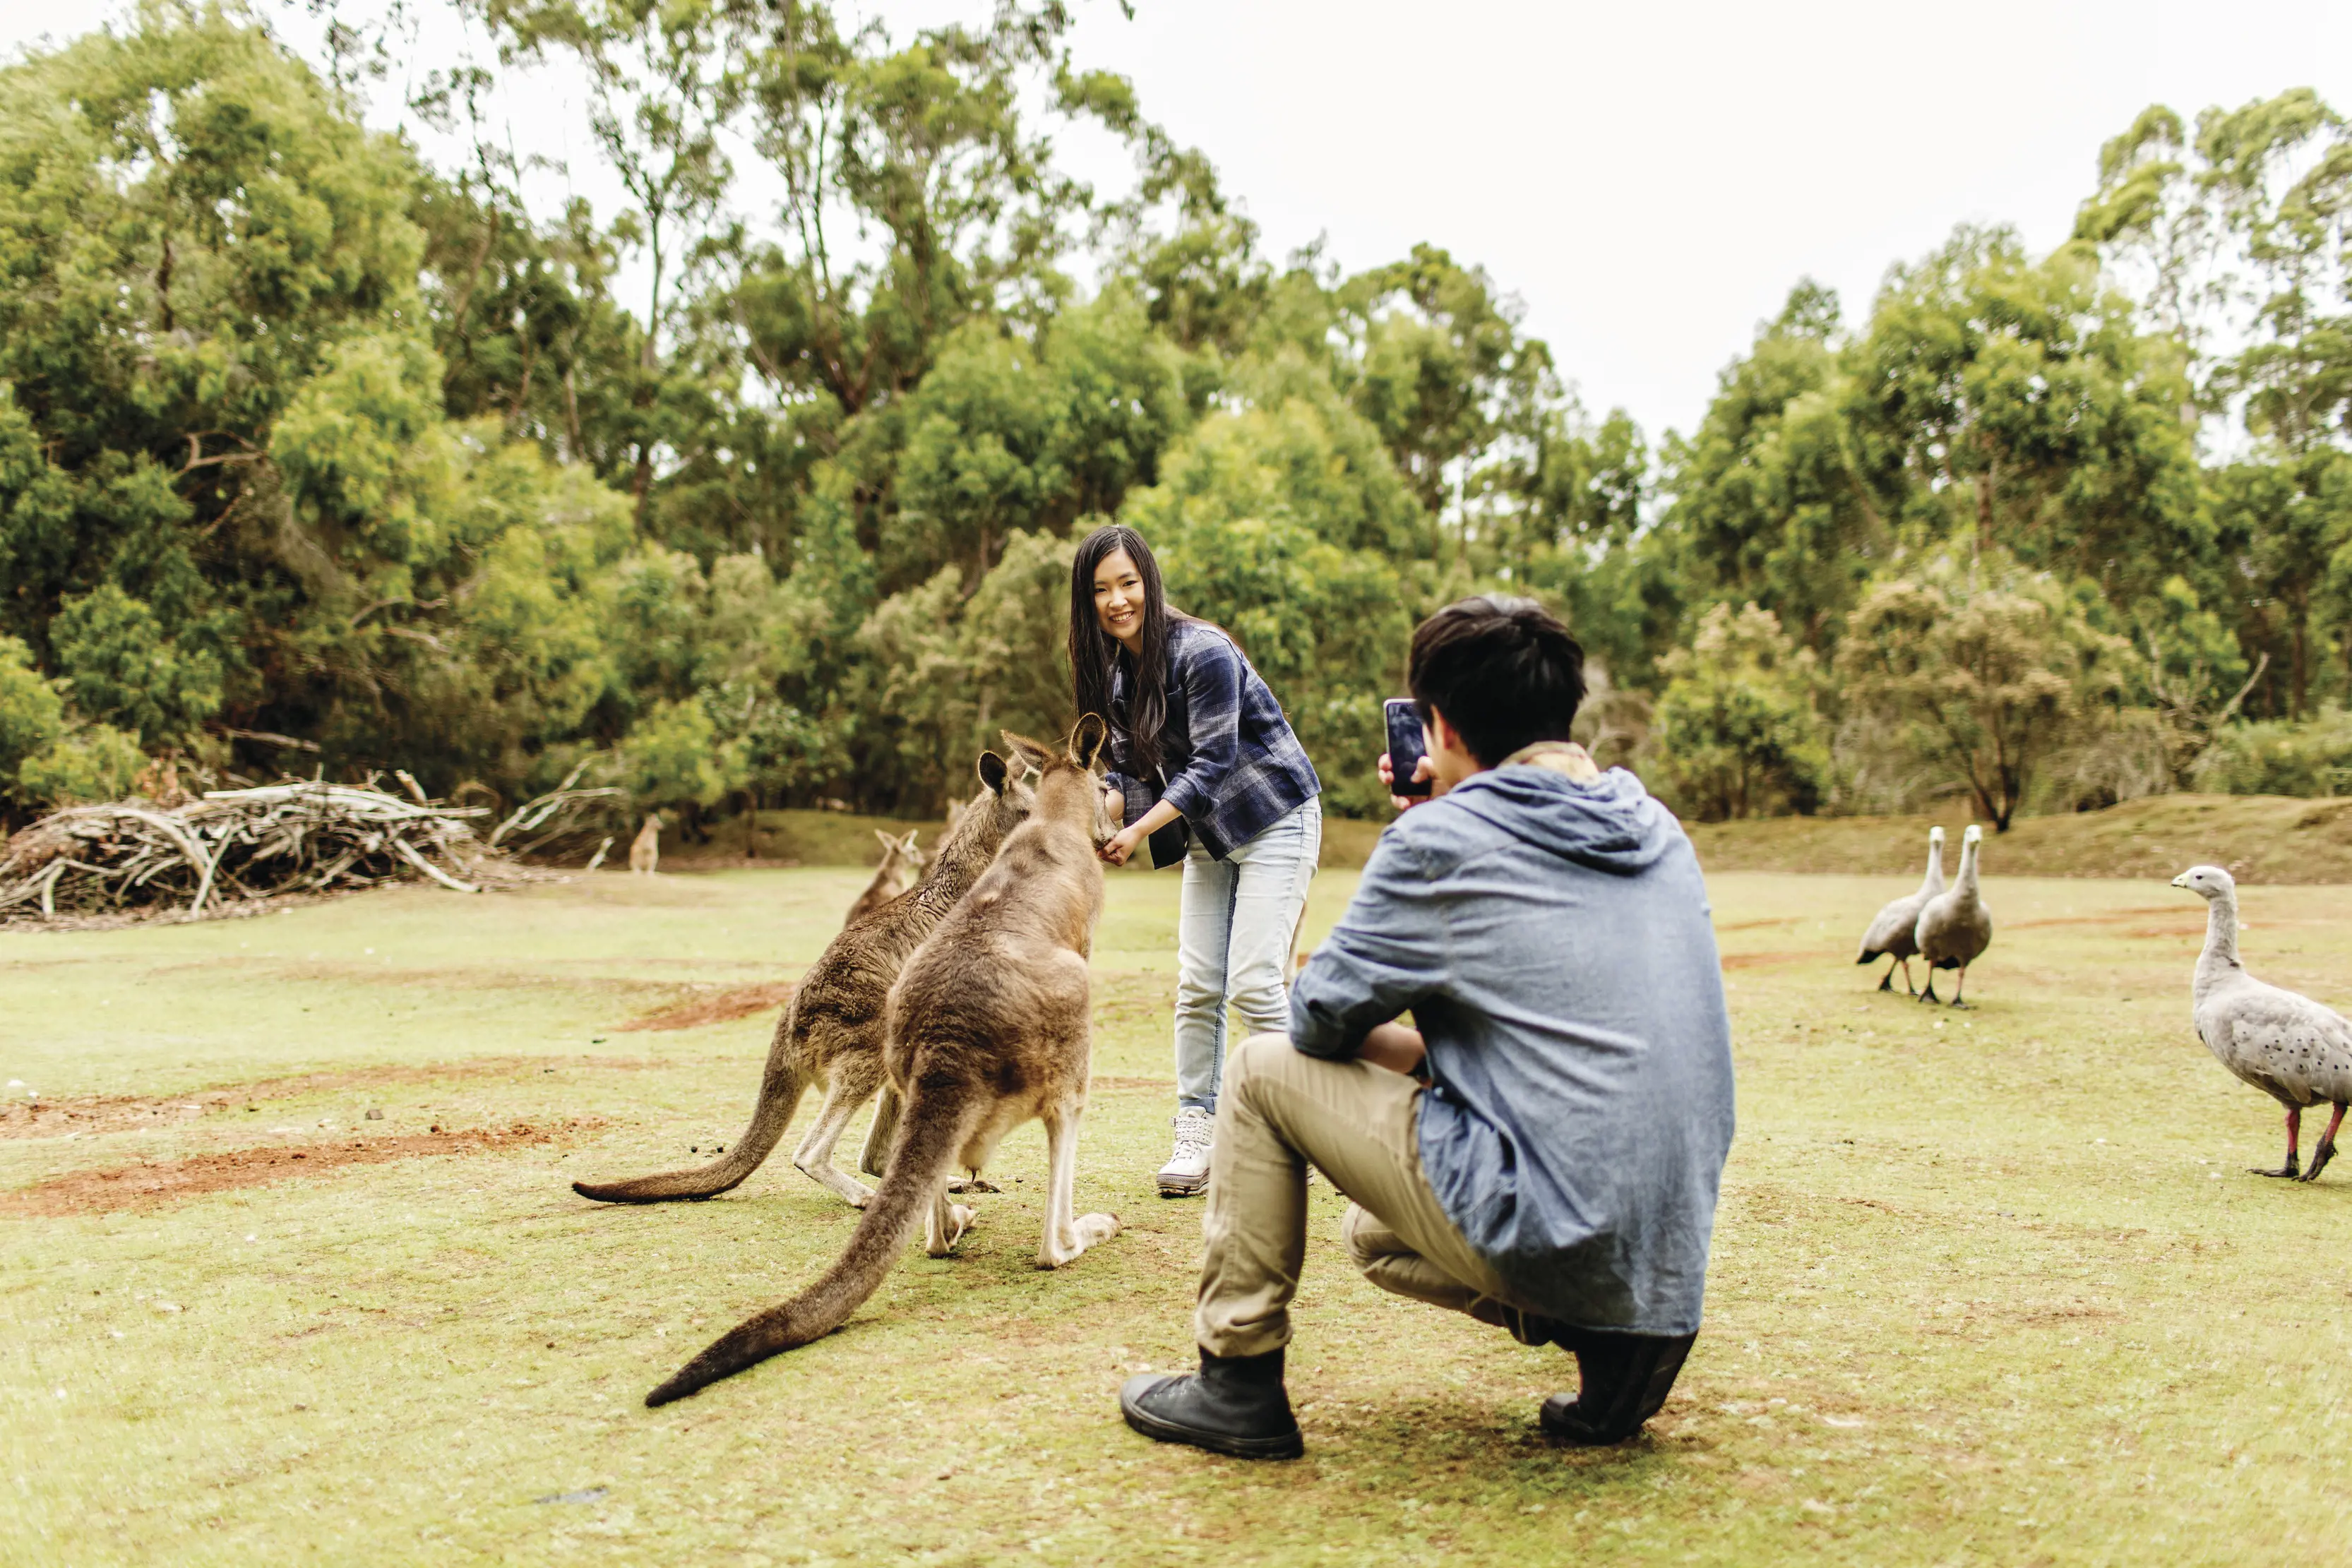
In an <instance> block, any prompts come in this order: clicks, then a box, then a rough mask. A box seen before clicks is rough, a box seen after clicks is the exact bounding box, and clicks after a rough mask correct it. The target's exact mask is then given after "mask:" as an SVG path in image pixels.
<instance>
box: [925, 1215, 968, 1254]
mask: <svg viewBox="0 0 2352 1568" xmlns="http://www.w3.org/2000/svg"><path fill="white" fill-rule="evenodd" d="M979 1223H980V1216H979V1215H978V1214H976V1213H974V1212H973V1211H972V1210H971V1209H969V1208H966V1207H964V1206H963V1205H962V1204H960V1203H951V1204H950V1205H948V1227H947V1234H946V1235H945V1236H942V1237H940V1238H938V1239H934V1240H932V1241H930V1242H929V1245H927V1246H925V1247H924V1249H923V1250H924V1251H926V1252H928V1253H929V1254H930V1255H931V1256H932V1257H934V1258H944V1257H946V1256H947V1255H948V1254H949V1253H950V1252H953V1251H954V1250H955V1249H956V1243H957V1242H959V1241H961V1240H962V1239H963V1238H964V1233H965V1232H966V1231H968V1230H970V1229H971V1228H972V1227H973V1226H975V1225H977V1224H979Z"/></svg>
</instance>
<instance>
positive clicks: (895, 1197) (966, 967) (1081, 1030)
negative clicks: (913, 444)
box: [646, 714, 1118, 1405]
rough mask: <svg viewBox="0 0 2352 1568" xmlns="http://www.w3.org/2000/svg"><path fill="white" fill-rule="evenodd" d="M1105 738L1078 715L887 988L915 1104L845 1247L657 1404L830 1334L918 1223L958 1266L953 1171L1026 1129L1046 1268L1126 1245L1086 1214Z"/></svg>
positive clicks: (1090, 718) (893, 1034)
mask: <svg viewBox="0 0 2352 1568" xmlns="http://www.w3.org/2000/svg"><path fill="white" fill-rule="evenodd" d="M1105 734H1106V731H1105V728H1104V726H1103V721H1102V720H1101V719H1099V718H1097V716H1094V715H1093V714H1088V715H1087V716H1085V717H1083V718H1081V719H1080V720H1079V721H1078V727H1077V728H1076V730H1075V731H1073V732H1072V733H1071V736H1070V739H1069V741H1068V743H1067V745H1066V747H1065V748H1064V753H1063V755H1062V756H1060V757H1057V758H1054V759H1053V760H1052V761H1050V762H1048V763H1047V764H1046V765H1045V772H1044V776H1043V777H1042V778H1041V779H1039V780H1038V782H1037V793H1036V806H1035V809H1034V810H1033V811H1032V812H1031V814H1030V817H1029V820H1028V821H1026V822H1024V823H1023V824H1022V825H1021V826H1020V827H1018V828H1016V829H1014V830H1013V833H1012V836H1010V837H1009V838H1007V839H1006V840H1005V841H1004V848H1003V852H1001V853H1000V854H999V855H998V856H997V857H996V863H995V864H993V865H992V866H990V867H989V868H988V871H987V873H985V874H984V875H982V877H981V879H980V881H979V883H977V884H975V885H974V886H973V888H972V890H971V895H970V896H969V897H967V898H965V899H964V901H963V902H962V903H961V904H958V905H956V907H955V909H954V910H953V911H952V912H950V914H949V915H948V916H947V918H946V919H944V920H942V921H940V925H939V928H938V929H937V930H936V931H934V932H932V933H931V935H930V936H929V939H928V940H926V941H925V942H924V943H923V945H922V946H920V947H919V948H917V949H916V950H915V954H914V956H912V957H910V958H908V960H907V966H906V968H905V970H904V971H903V972H902V973H901V974H900V975H899V977H898V984H897V985H895V986H893V987H892V988H890V1001H889V1014H888V1031H889V1040H888V1044H887V1053H888V1057H889V1069H890V1082H891V1084H892V1086H893V1087H894V1088H895V1089H896V1090H897V1091H898V1093H899V1095H900V1096H901V1098H902V1100H903V1102H904V1106H905V1108H904V1110H903V1111H902V1113H901V1119H900V1124H899V1132H898V1140H897V1142H896V1144H895V1145H893V1146H892V1148H891V1150H890V1164H889V1168H888V1169H887V1170H886V1171H885V1172H884V1173H883V1176H882V1184H881V1186H878V1187H877V1188H876V1189H875V1193H874V1200H873V1202H871V1203H869V1204H867V1205H866V1212H865V1213H864V1214H863V1215H862V1216H860V1217H859V1218H858V1221H857V1228H856V1230H855V1231H853V1232H852V1233H851V1234H850V1238H849V1245H848V1246H847V1247H846V1248H845V1249H844V1250H843V1252H842V1255H841V1257H840V1258H839V1259H838V1260H835V1263H834V1264H833V1266H832V1267H831V1268H830V1269H827V1270H825V1271H824V1275H823V1276H821V1277H820V1278H819V1279H818V1280H817V1281H816V1282H815V1283H814V1284H813V1285H811V1286H810V1287H809V1288H808V1289H807V1290H805V1291H802V1292H801V1293H800V1294H799V1295H797V1296H794V1297H793V1299H792V1300H791V1301H786V1302H784V1303H783V1304H782V1306H777V1307H771V1308H770V1309H768V1310H767V1311H766V1312H761V1313H758V1314H757V1315H755V1316H753V1317H751V1318H748V1319H746V1320H744V1322H741V1323H740V1324H738V1325H737V1326H736V1327H735V1328H733V1329H731V1330H730V1331H729V1332H728V1333H725V1334H723V1335H721V1336H720V1337H719V1340H718V1341H716V1342H715V1343H712V1344H711V1346H710V1347H709V1349H708V1350H705V1351H704V1352H703V1353H702V1354H700V1355H698V1356H696V1357H695V1358H694V1359H693V1360H692V1361H690V1362H688V1364H686V1365H685V1366H684V1367H683V1368H681V1369H680V1370H679V1371H678V1373H677V1375H675V1376H673V1377H671V1378H670V1379H669V1381H668V1382H667V1383H664V1384H663V1385H661V1386H660V1387H658V1388H656V1389H655V1390H654V1391H653V1392H652V1393H651V1394H648V1395H646V1404H647V1405H667V1404H668V1403H669V1402H670V1401H671V1400H673V1399H679V1398H683V1397H684V1396H687V1395H688V1394H692V1393H694V1392H695V1391H696V1390H698V1389H699V1388H702V1387H704V1386H706V1385H709V1384H712V1383H716V1382H717V1381H719V1379H720V1378H722V1377H727V1376H730V1375H733V1374H735V1373H738V1372H740V1371H742V1370H743V1369H744V1368H745V1367H747V1366H751V1365H752V1364H755V1363H758V1362H761V1361H764V1360H766V1359H767V1358H768V1357H769V1356H772V1355H774V1354H777V1353H778V1352H780V1351H786V1350H790V1349H792V1348H793V1347H794V1346H795V1345H803V1344H806V1343H809V1342H810V1341H812V1340H814V1339H818V1338H821V1337H823V1336H824V1335H825V1334H828V1333H832V1332H833V1331H834V1330H835V1329H836V1328H838V1327H840V1326H841V1324H842V1322H843V1321H844V1320H845V1319H846V1318H847V1317H848V1316H849V1314H850V1313H851V1312H856V1310H857V1308H858V1306H859V1305H860V1304H861V1303H863V1302H864V1301H866V1298H867V1297H869V1296H871V1295H872V1294H873V1293H874V1291H875V1289H876V1288H877V1286H879V1285H880V1284H881V1282H882V1279H883V1276H884V1275H886V1274H887V1273H888V1272H889V1271H890V1267H891V1265H892V1264H893V1263H895V1262H896V1261H897V1260H898V1252H899V1249H900V1248H902V1247H903V1246H904V1245H905V1244H906V1239H907V1233H908V1231H909V1230H911V1229H913V1228H914V1224H915V1220H916V1218H917V1217H918V1216H921V1217H925V1220H926V1223H925V1227H924V1246H925V1249H926V1250H928V1251H929V1253H930V1255H931V1256H932V1257H934V1258H941V1257H945V1256H946V1255H947V1254H948V1253H949V1252H950V1250H952V1249H954V1247H955V1244H956V1242H957V1241H958V1240H960V1239H961V1238H962V1236H963V1233H964V1232H965V1230H967V1229H968V1228H970V1227H971V1221H972V1213H971V1210H970V1209H968V1208H966V1207H963V1206H962V1205H961V1204H958V1203H953V1202H950V1200H949V1197H948V1189H947V1178H948V1174H949V1172H950V1170H951V1169H952V1168H954V1167H955V1166H962V1167H963V1168H965V1169H967V1170H970V1171H971V1172H973V1173H975V1174H977V1173H978V1172H979V1171H980V1170H981V1169H982V1167H984V1166H986V1165H987V1164H988V1161H989V1157H990V1156H991V1155H992V1154H994V1153H995V1150H996V1145H998V1143H999V1142H1001V1141H1002V1140H1003V1137H1004V1134H1007V1133H1009V1132H1011V1131H1012V1130H1013V1128H1015V1127H1017V1126H1019V1125H1021V1124H1023V1123H1024V1122H1028V1121H1031V1120H1041V1121H1043V1122H1044V1123H1045V1151H1046V1155H1045V1158H1046V1165H1047V1168H1048V1173H1049V1174H1048V1175H1047V1177H1046V1187H1045V1234H1044V1235H1043V1237H1042V1238H1041V1239H1039V1242H1038V1246H1037V1267H1039V1268H1040V1269H1058V1268H1061V1267H1062V1266H1063V1265H1065V1264H1066V1263H1072V1262H1075V1261H1076V1260H1077V1259H1078V1257H1079V1255H1080V1254H1082V1253H1084V1252H1085V1251H1086V1250H1087V1248H1089V1247H1092V1246H1094V1245H1095V1244H1096V1243H1097V1242H1101V1241H1105V1240H1108V1239H1110V1238H1111V1237H1113V1236H1116V1235H1118V1216H1116V1215H1110V1214H1088V1215H1083V1216H1081V1215H1077V1214H1075V1213H1074V1212H1073V1210H1074V1209H1075V1208H1076V1198H1075V1194H1074V1190H1073V1189H1074V1187H1075V1185H1076V1179H1077V1168H1078V1158H1077V1156H1078V1119H1079V1117H1080V1116H1081V1115H1082V1114H1083V1113H1084V1112H1085V1110H1086V1103H1087V1071H1088V1064H1089V1058H1090V1056H1091V1054H1092V1032H1091V1016H1090V1015H1091V1009H1090V1006H1089V1003H1090V993H1091V988H1090V984H1089V977H1088V975H1087V956H1088V955H1089V953H1090V952H1091V951H1092V949H1093V946H1094V931H1095V922H1096V921H1097V919H1098V918H1099V917H1100V916H1101V915H1102V905H1103V870H1102V862H1100V861H1099V860H1097V858H1096V854H1095V852H1096V851H1097V849H1099V848H1100V847H1101V846H1102V845H1103V844H1104V843H1105V842H1106V841H1108V840H1109V838H1110V836H1111V834H1112V833H1113V832H1114V831H1116V830H1117V817H1116V815H1115V814H1114V812H1113V811H1112V810H1111V806H1110V800H1108V799H1107V798H1106V795H1105V791H1104V789H1103V788H1102V784H1101V777H1100V775H1098V774H1097V773H1096V771H1095V763H1096V759H1097V757H1098V756H1099V755H1100V753H1101V751H1102V746H1103V740H1104V737H1105Z"/></svg>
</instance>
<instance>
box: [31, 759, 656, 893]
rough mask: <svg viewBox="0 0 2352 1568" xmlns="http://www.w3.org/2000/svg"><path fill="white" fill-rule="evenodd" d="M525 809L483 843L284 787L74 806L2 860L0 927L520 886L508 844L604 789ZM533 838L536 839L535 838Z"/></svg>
mask: <svg viewBox="0 0 2352 1568" xmlns="http://www.w3.org/2000/svg"><path fill="white" fill-rule="evenodd" d="M576 779H577V775H576V774H575V776H574V779H570V780H566V782H565V787H564V788H563V789H558V790H556V791H554V792H552V793H551V794H548V795H542V796H541V797H540V798H539V799H538V800H532V801H530V802H529V803H527V804H525V805H524V806H522V807H520V809H519V810H516V811H514V812H513V813H512V814H511V815H509V817H507V818H506V819H505V820H504V821H501V822H499V824H498V826H497V827H495V828H493V829H492V830H491V831H489V832H488V834H483V833H480V832H478V831H476V822H477V821H478V819H481V818H485V817H488V815H489V814H490V809H489V808H488V807H487V806H450V805H446V804H443V803H440V802H437V801H433V800H426V799H425V795H424V792H423V791H422V790H421V789H417V788H416V786H415V780H413V779H409V778H408V777H407V775H405V774H403V775H401V780H402V782H403V783H404V784H406V785H407V786H408V788H409V792H410V798H409V799H406V800H404V799H402V798H401V797H400V796H397V795H393V794H388V793H386V792H385V791H383V790H382V789H374V788H373V787H367V788H361V787H354V786H352V785H347V784H330V783H326V782H323V781H320V780H315V779H313V780H301V779H289V780H288V781H286V782H284V783H279V784H268V785H263V786H261V787H259V788H257V789H218V790H213V791H210V792H208V793H206V794H205V795H204V796H203V797H202V798H201V799H197V800H185V801H184V802H182V803H180V804H177V805H168V806H167V805H163V804H161V803H159V802H157V801H153V800H116V801H111V802H109V803H108V804H105V805H102V806H74V807H69V808H68V809H67V810H61V811H58V812H56V813H54V814H52V815H50V816H47V817H45V818H43V819H42V820H41V821H37V822H35V823H34V824H33V825H32V826H31V827H28V828H26V829H25V830H24V831H22V832H19V833H17V834H16V835H15V836H14V837H13V838H11V839H9V840H8V841H7V844H6V846H5V849H0V920H7V919H11V918H16V919H24V918H27V917H29V916H30V915H31V913H32V911H33V910H34V909H36V908H37V909H38V910H39V912H40V918H42V919H44V920H51V919H57V918H59V917H60V916H74V915H121V914H135V913H139V912H142V911H162V910H165V909H177V910H180V911H181V912H182V914H183V915H184V918H187V919H197V918H201V917H202V916H204V915H207V914H220V913H223V912H225V910H226V909H227V908H229V907H231V906H234V905H236V904H246V903H250V902H253V901H257V900H263V899H270V898H278V897H282V896H285V895H287V894H320V893H337V892H345V891H349V890H352V889H354V888H362V887H373V886H375V885H377V884H379V883H389V882H400V881H415V880H419V879H422V880H426V881H431V882H436V883H440V884H441V885H442V886H444V887H447V888H450V889H453V890H455V891H457V892H458V893H479V892H480V891H482V889H483V888H484V887H485V886H486V885H488V884H490V883H500V882H511V881H516V880H520V879H521V878H522V877H523V876H524V875H525V874H527V873H523V872H522V871H521V870H520V867H518V866H517V865H516V864H515V862H514V860H513V857H512V856H511V855H510V854H509V848H508V845H507V841H508V840H509V839H510V838H520V837H522V836H524V835H527V834H530V833H532V832H533V831H537V830H544V829H546V828H547V827H549V825H550V824H551V823H555V822H559V821H563V820H564V819H566V818H568V817H569V816H571V815H573V814H576V813H577V812H578V811H579V810H581V809H582V808H583V807H586V806H587V805H588V804H589V803H591V802H601V801H604V800H609V799H610V798H612V797H614V796H616V795H618V794H619V791H618V790H614V789H572V788H571V785H572V782H575V781H576ZM541 836H544V835H543V833H542V835H541Z"/></svg>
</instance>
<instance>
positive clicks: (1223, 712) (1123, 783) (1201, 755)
mask: <svg viewBox="0 0 2352 1568" xmlns="http://www.w3.org/2000/svg"><path fill="white" fill-rule="evenodd" d="M1128 671H1129V665H1128V661H1127V660H1126V659H1124V658H1121V659H1120V660H1119V661H1118V664H1117V665H1116V666H1115V667H1114V668H1113V669H1112V671H1111V678H1110V702H1111V710H1112V711H1111V716H1110V717H1111V737H1110V754H1111V767H1110V770H1109V775H1108V781H1109V783H1110V784H1111V786H1112V787H1113V788H1115V789H1118V790H1119V792H1120V793H1122V794H1123V795H1125V796H1126V797H1127V820H1128V821H1130V822H1133V821H1139V820H1140V819H1141V817H1142V816H1143V813H1144V812H1146V811H1149V810H1151V808H1152V806H1153V805H1154V804H1156V803H1157V802H1158V801H1160V800H1163V799H1164V800H1167V801H1168V802H1169V803H1170V804H1171V805H1172V806H1174V807H1175V808H1176V809H1177V810H1179V811H1181V812H1182V813H1183V814H1184V820H1185V821H1186V822H1187V823H1189V824H1190V825H1191V827H1192V831H1193V832H1194V833H1196V834H1198V835H1199V836H1200V840H1201V842H1202V844H1203V845H1205V846H1206V847H1207V849H1208V852H1209V853H1210V854H1212V855H1213V856H1214V857H1215V858H1217V859H1218V860H1223V859H1224V858H1225V857H1226V856H1227V855H1229V854H1231V853H1232V852H1234V850H1236V849H1238V848H1239V847H1241V846H1242V845H1243V844H1245V843H1247V842H1249V841H1251V840H1252V839H1254V838H1255V837H1257V836H1258V834H1260V833H1262V832H1264V831H1265V830H1266V829H1267V828H1269V827H1271V826H1273V825H1274V824H1275V823H1276V822H1277V821H1281V820H1282V819H1283V818H1284V817H1286V816H1288V815H1289V814H1290V813H1291V812H1292V811H1294V810H1297V809H1298V808H1299V807H1300V806H1301V805H1303V804H1305V803H1306V802H1307V800H1311V799H1313V798H1314V797H1315V796H1317V795H1319V794H1321V793H1322V792H1323V781H1322V780H1321V779H1318V778H1316V777H1315V765H1314V764H1313V763H1311V762H1309V761H1307V749H1306V747H1302V746H1300V745H1299V744H1298V737H1297V736H1296V735H1294V734H1293V733H1291V728H1290V721H1289V720H1288V719H1286V718H1285V717H1283V716H1282V705H1281V704H1280V703H1278V702H1276V701H1275V700H1274V694H1273V693H1272V692H1271V691H1268V690H1267V689H1266V685H1265V681H1264V680H1262V679H1261V678H1259V675H1258V673H1257V672H1256V671H1255V670H1254V669H1252V668H1250V664H1249V661H1248V660H1247V659H1244V657H1242V652H1241V650H1240V649H1239V648H1236V647H1234V644H1233V641H1232V639H1230V638H1228V637H1227V636H1226V635H1225V634H1224V633H1223V632H1220V631H1218V630H1217V629H1216V628H1215V627H1213V626H1211V625H1209V624H1207V623H1206V622H1200V621H1177V622H1175V623H1174V624H1172V625H1171V626H1170V627H1169V628H1168V722H1167V724H1166V726H1165V727H1163V728H1162V729H1161V730H1160V774H1161V776H1162V777H1163V778H1165V779H1166V780H1167V783H1166V785H1165V787H1164V788H1163V787H1162V786H1161V784H1160V779H1139V778H1136V777H1135V776H1134V774H1133V772H1132V768H1133V765H1134V764H1133V752H1132V748H1131V747H1130V744H1129V737H1128V730H1127V713H1128V680H1129V673H1128Z"/></svg>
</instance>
